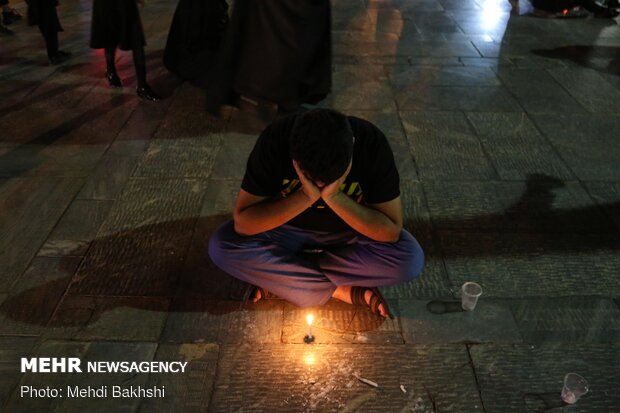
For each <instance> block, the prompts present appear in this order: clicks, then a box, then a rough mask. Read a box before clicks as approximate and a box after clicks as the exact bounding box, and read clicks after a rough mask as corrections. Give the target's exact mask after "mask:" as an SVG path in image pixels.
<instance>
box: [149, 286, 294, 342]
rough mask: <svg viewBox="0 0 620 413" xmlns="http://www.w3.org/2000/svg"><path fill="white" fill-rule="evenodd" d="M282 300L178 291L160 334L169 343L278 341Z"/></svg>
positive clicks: (280, 327)
mask: <svg viewBox="0 0 620 413" xmlns="http://www.w3.org/2000/svg"><path fill="white" fill-rule="evenodd" d="M283 307H284V302H283V301H282V300H279V299H267V300H261V301H260V302H258V303H256V304H254V303H248V304H244V303H243V302H239V301H223V300H221V299H209V298H203V297H201V296H200V295H198V294H180V295H179V296H177V297H176V299H175V301H174V302H173V303H172V306H171V309H170V315H169V316H168V320H167V322H166V327H165V329H164V332H163V334H162V338H161V340H162V341H163V342H173V343H204V342H207V343H210V342H217V343H232V344H242V343H279V342H280V336H281V334H282V311H283Z"/></svg>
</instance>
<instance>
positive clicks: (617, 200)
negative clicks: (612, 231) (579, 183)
mask: <svg viewBox="0 0 620 413" xmlns="http://www.w3.org/2000/svg"><path fill="white" fill-rule="evenodd" d="M584 186H585V187H586V189H587V190H588V192H589V193H590V195H591V196H592V198H594V200H595V201H596V202H597V203H598V205H599V208H600V209H601V210H602V211H603V213H604V214H605V215H606V216H607V217H608V218H609V219H610V220H611V221H613V222H614V223H615V224H616V228H620V183H619V182H616V183H611V182H610V183H607V182H584Z"/></svg>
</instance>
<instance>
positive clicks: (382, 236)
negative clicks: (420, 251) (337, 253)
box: [323, 188, 403, 242]
mask: <svg viewBox="0 0 620 413" xmlns="http://www.w3.org/2000/svg"><path fill="white" fill-rule="evenodd" d="M325 189H327V188H325ZM323 200H324V201H325V203H326V204H327V205H328V206H329V207H330V208H331V209H332V211H334V212H335V213H336V214H337V215H338V216H339V217H340V218H342V220H343V221H344V222H346V223H347V224H348V225H349V226H350V227H351V228H353V229H354V230H356V231H357V232H359V233H360V234H362V235H365V236H367V237H368V238H370V239H373V240H375V241H381V242H396V241H398V239H399V237H400V231H401V229H402V228H403V208H402V204H401V202H400V197H397V198H395V199H393V200H391V201H388V202H383V203H380V204H369V205H360V204H358V203H357V202H355V201H354V200H352V199H351V198H349V197H348V196H347V195H346V194H345V193H344V192H342V191H337V192H334V193H333V194H332V195H329V196H325V195H324V196H323Z"/></svg>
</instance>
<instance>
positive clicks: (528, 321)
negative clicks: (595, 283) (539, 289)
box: [510, 297, 620, 344]
mask: <svg viewBox="0 0 620 413" xmlns="http://www.w3.org/2000/svg"><path fill="white" fill-rule="evenodd" d="M510 306H511V307H512V310H513V313H514V315H515V320H516V322H517V324H518V326H519V331H520V332H521V335H522V336H523V339H524V341H525V342H526V343H541V344H542V343H551V342H562V343H584V342H585V343H617V342H618V337H619V336H620V309H618V307H617V306H616V304H615V303H614V302H613V300H609V299H600V298H595V297H569V298H544V299H540V298H538V299H535V300H516V301H511V302H510Z"/></svg>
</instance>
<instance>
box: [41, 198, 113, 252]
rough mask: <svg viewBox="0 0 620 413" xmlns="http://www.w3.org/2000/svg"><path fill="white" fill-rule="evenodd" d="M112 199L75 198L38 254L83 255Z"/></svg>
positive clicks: (95, 235)
mask: <svg viewBox="0 0 620 413" xmlns="http://www.w3.org/2000/svg"><path fill="white" fill-rule="evenodd" d="M112 203H113V201H96V200H76V201H74V202H73V203H71V205H70V206H69V208H68V209H67V211H66V212H65V214H64V215H63V216H62V218H61V219H60V221H59V222H58V225H56V227H55V228H54V231H52V233H51V234H50V236H49V237H48V238H47V240H46V241H45V244H43V247H41V250H39V253H38V254H37V255H39V256H48V257H49V256H64V255H75V256H84V254H85V253H86V249H87V248H88V246H89V245H90V242H91V241H92V240H93V239H95V238H96V237H97V232H98V231H99V227H100V226H101V224H102V223H103V221H104V220H105V218H106V217H107V215H108V213H109V211H110V208H112Z"/></svg>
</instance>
